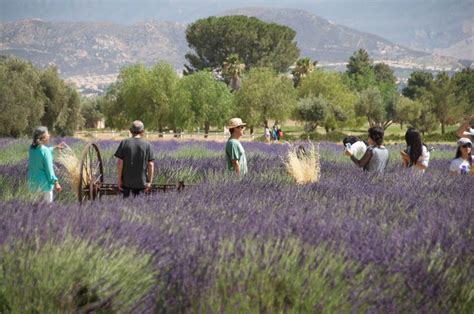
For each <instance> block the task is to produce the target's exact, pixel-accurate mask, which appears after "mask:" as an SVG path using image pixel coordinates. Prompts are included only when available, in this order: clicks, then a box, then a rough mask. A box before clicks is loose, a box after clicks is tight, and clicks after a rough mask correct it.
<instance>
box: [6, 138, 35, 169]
mask: <svg viewBox="0 0 474 314" xmlns="http://www.w3.org/2000/svg"><path fill="white" fill-rule="evenodd" d="M30 144H31V142H30V141H29V140H28V139H26V138H25V139H19V140H16V141H15V143H14V144H10V145H8V146H6V147H4V148H2V149H0V165H7V164H11V163H15V162H18V161H20V160H24V159H27V158H28V149H29V147H30Z"/></svg>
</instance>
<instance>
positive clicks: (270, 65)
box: [0, 16, 474, 136]
mask: <svg viewBox="0 0 474 314" xmlns="http://www.w3.org/2000/svg"><path fill="white" fill-rule="evenodd" d="M295 35H296V33H295V32H294V31H293V30H292V29H290V28H288V27H286V26H282V25H278V24H275V23H265V22H262V21H260V20H258V19H256V18H253V17H244V16H226V17H210V18H207V19H202V20H198V21H196V22H195V23H193V24H190V25H189V26H188V28H187V30H186V39H187V41H188V44H189V47H190V48H192V49H193V52H190V53H188V54H187V55H186V59H187V61H188V64H187V65H186V66H185V71H184V76H183V77H182V78H180V76H179V75H178V73H177V72H176V71H175V69H174V68H173V67H172V66H171V65H170V64H168V63H165V62H159V63H157V64H155V65H154V66H152V67H146V66H144V65H142V64H135V65H130V66H126V67H124V68H122V69H121V71H120V73H119V76H118V79H117V82H116V83H114V84H112V85H111V86H110V88H109V89H108V90H107V92H106V93H105V94H104V95H102V96H100V97H97V98H94V99H92V100H82V101H81V100H80V98H79V96H78V95H77V93H76V92H75V91H74V90H73V89H72V88H71V87H69V86H67V85H66V84H65V83H64V82H63V81H62V80H60V78H59V75H58V73H57V70H56V69H55V68H47V69H45V70H38V69H36V68H34V67H33V66H32V65H31V64H29V63H27V62H25V61H22V60H19V59H16V58H13V57H2V58H1V59H0V91H1V93H0V109H2V111H3V112H4V113H8V114H3V115H2V122H3V123H2V125H1V126H0V128H1V130H0V133H1V134H2V135H13V136H18V135H21V134H25V133H28V132H31V130H32V128H34V126H36V125H37V124H39V123H40V124H44V125H46V126H48V127H49V128H50V129H51V130H53V131H54V132H56V133H58V134H61V135H68V134H71V133H72V132H73V131H74V130H76V129H77V128H79V127H81V126H85V127H92V126H93V125H94V121H97V120H98V119H102V118H105V121H106V125H107V126H108V127H111V128H118V129H123V128H126V127H128V125H129V123H130V121H131V120H133V119H140V120H142V121H144V123H145V124H146V125H147V128H148V129H151V130H158V131H163V130H165V129H171V130H175V131H179V130H195V129H196V128H201V129H204V130H205V132H208V131H209V129H210V127H211V126H222V125H224V124H225V121H226V120H227V119H228V118H229V117H231V116H239V117H241V118H242V119H244V120H245V121H247V123H248V124H249V126H250V127H251V129H253V128H257V127H262V126H264V125H268V121H269V120H278V121H284V120H286V119H288V118H293V119H297V120H300V121H304V122H305V128H306V130H307V131H308V132H312V131H315V130H316V129H317V127H323V128H325V129H326V131H332V130H336V129H338V128H341V127H343V126H344V127H347V126H351V127H355V126H358V125H362V124H363V123H369V125H371V126H374V125H378V126H382V127H384V128H387V127H388V126H390V125H391V124H392V123H400V124H401V125H403V124H406V125H411V126H414V127H417V128H418V129H420V131H422V132H432V131H434V130H436V129H437V128H438V127H439V126H441V131H442V133H444V132H445V127H446V126H447V125H450V124H454V123H457V122H458V120H459V119H460V118H461V117H462V116H463V115H466V114H472V113H473V112H474V71H473V70H472V69H465V70H463V71H462V72H458V73H455V74H454V75H451V76H450V75H448V74H447V73H445V72H440V73H438V74H437V75H433V74H431V73H429V72H426V71H415V72H413V73H412V74H411V76H410V78H409V80H408V84H407V86H406V87H405V88H404V89H403V90H402V92H401V93H400V92H399V91H398V90H397V84H396V78H395V76H394V74H393V70H392V69H391V68H390V67H389V66H388V65H387V64H384V63H374V62H373V60H371V58H370V56H369V54H368V53H367V51H365V50H363V49H360V50H358V51H356V52H354V54H353V55H352V56H351V57H350V58H349V60H348V63H347V67H346V71H345V72H344V73H336V72H330V71H325V70H322V69H319V68H317V67H316V66H317V61H315V60H311V59H309V58H300V59H298V57H299V50H298V48H297V46H296V41H295ZM18 113H20V116H21V119H19V120H21V121H11V119H9V116H10V117H11V116H12V115H13V116H16V115H18ZM3 120H5V121H3Z"/></svg>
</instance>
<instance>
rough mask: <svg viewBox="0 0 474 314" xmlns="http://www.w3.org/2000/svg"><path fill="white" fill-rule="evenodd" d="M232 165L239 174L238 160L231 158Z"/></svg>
mask: <svg viewBox="0 0 474 314" xmlns="http://www.w3.org/2000/svg"><path fill="white" fill-rule="evenodd" d="M232 167H233V168H234V170H235V172H236V173H237V174H239V175H240V163H239V161H238V160H232Z"/></svg>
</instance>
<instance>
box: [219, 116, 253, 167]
mask: <svg viewBox="0 0 474 314" xmlns="http://www.w3.org/2000/svg"><path fill="white" fill-rule="evenodd" d="M245 125H246V124H245V123H243V122H242V119H239V118H233V119H230V120H229V123H228V125H227V128H228V129H229V132H230V138H229V139H228V140H227V144H226V145H225V158H226V161H227V169H228V170H230V171H233V172H235V173H237V174H238V175H241V176H242V175H245V174H246V173H247V172H248V169H247V157H246V156H245V150H244V148H243V146H242V144H241V143H240V138H241V137H242V135H244V130H245Z"/></svg>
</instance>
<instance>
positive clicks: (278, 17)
mask: <svg viewBox="0 0 474 314" xmlns="http://www.w3.org/2000/svg"><path fill="white" fill-rule="evenodd" d="M231 14H241V15H247V16H256V17H257V18H259V19H262V20H264V21H271V22H276V23H279V24H283V25H288V26H289V27H291V28H293V29H294V30H295V31H296V32H297V37H296V40H297V43H298V46H299V48H300V50H301V56H302V57H311V58H313V59H315V60H318V61H319V62H320V63H322V64H330V63H331V64H338V63H339V64H341V63H344V62H347V60H348V58H349V56H350V55H351V54H352V53H353V52H354V51H355V50H357V49H360V48H364V49H366V50H368V51H369V54H370V55H371V57H372V58H373V59H374V60H378V61H386V62H388V63H389V64H391V65H392V66H399V67H406V68H410V67H412V68H413V67H431V68H435V67H436V68H443V69H455V68H461V67H463V66H466V65H469V64H470V62H464V64H463V63H460V62H459V61H458V60H457V59H454V58H448V57H440V56H432V55H430V54H428V53H426V52H419V51H414V50H410V49H408V48H405V47H403V46H401V45H397V44H395V43H392V42H390V41H388V40H385V39H383V38H381V37H379V36H376V35H372V34H369V33H364V32H360V31H357V30H354V29H351V28H349V27H345V26H341V25H337V24H334V23H331V22H329V21H328V20H325V19H323V18H320V17H318V16H315V15H313V14H311V13H309V12H307V11H303V10H297V9H274V8H243V9H236V10H232V11H226V12H225V13H224V14H223V15H231ZM185 29H186V24H184V23H177V22H158V21H144V22H139V23H135V24H133V25H121V24H116V23H99V22H50V21H43V20H38V19H33V20H23V21H17V22H9V23H2V24H0V54H14V55H16V56H18V57H21V58H25V59H28V60H31V61H32V62H33V63H34V64H36V65H38V66H47V65H51V64H55V65H57V66H58V68H59V69H60V71H61V73H62V75H63V76H64V77H67V76H72V75H94V74H109V73H117V72H118V71H119V69H120V67H122V66H124V65H127V64H132V63H137V62H141V63H144V64H146V65H151V64H154V63H156V62H158V61H159V60H164V61H167V62H169V63H171V64H172V65H173V66H174V67H175V68H176V69H178V70H179V69H182V68H183V64H184V63H185V59H184V55H185V53H186V52H188V50H189V48H188V47H187V43H186V40H185V34H184V31H185Z"/></svg>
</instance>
